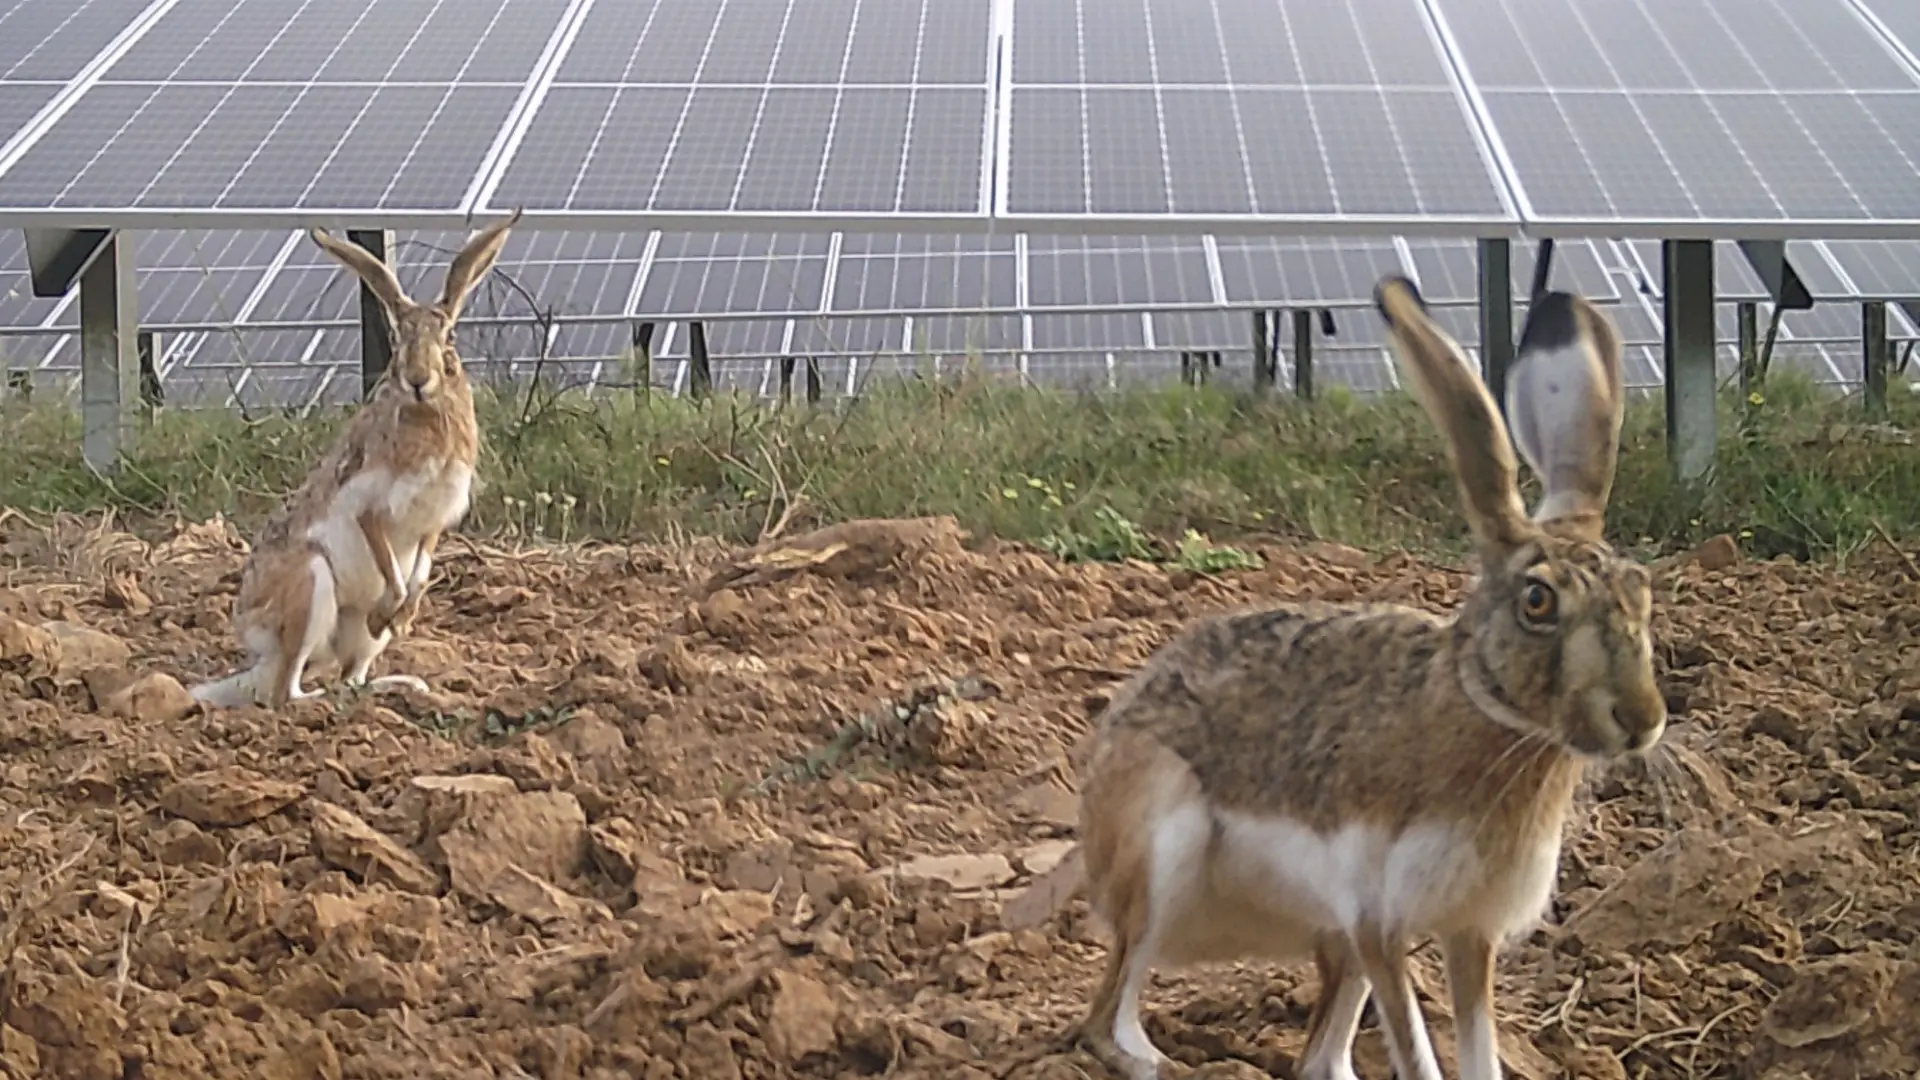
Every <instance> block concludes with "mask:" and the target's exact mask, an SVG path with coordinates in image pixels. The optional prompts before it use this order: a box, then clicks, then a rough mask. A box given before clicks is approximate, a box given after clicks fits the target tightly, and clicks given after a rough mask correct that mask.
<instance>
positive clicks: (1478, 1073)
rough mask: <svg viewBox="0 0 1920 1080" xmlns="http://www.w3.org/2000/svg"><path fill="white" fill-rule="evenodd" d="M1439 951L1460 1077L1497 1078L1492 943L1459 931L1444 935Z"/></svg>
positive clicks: (1462, 1079) (1469, 1079)
mask: <svg viewBox="0 0 1920 1080" xmlns="http://www.w3.org/2000/svg"><path fill="white" fill-rule="evenodd" d="M1440 951H1441V953H1442V954H1443V955H1444V956H1445V957H1446V964H1447V996H1448V997H1450V998H1452V999H1453V1031H1454V1039H1455V1042H1457V1043H1458V1044H1459V1063H1460V1080H1501V1078H1500V1050H1499V1046H1498V1044H1497V1037H1496V1035H1495V1033H1494V1024H1493V956H1494V950H1493V943H1492V942H1491V941H1489V940H1488V939H1487V937H1486V935H1484V934H1480V933H1476V932H1474V931H1462V932H1460V933H1456V934H1449V935H1448V936H1447V937H1446V938H1444V939H1443V940H1442V941H1441V943H1440Z"/></svg>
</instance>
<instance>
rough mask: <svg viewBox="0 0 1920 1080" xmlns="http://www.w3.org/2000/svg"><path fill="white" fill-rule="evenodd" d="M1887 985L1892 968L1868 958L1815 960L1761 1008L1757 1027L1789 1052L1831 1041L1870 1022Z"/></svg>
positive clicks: (1857, 956)
mask: <svg viewBox="0 0 1920 1080" xmlns="http://www.w3.org/2000/svg"><path fill="white" fill-rule="evenodd" d="M1892 984H1893V970H1892V967H1891V966H1890V965H1889V964H1888V963H1887V961H1886V960H1884V959H1882V958H1881V957H1878V956H1874V955H1872V954H1870V953H1862V954H1856V955H1848V956H1836V957H1833V958H1832V959H1828V960H1821V961H1817V962H1815V963H1812V964H1809V965H1807V966H1806V967H1804V968H1801V969H1800V971H1799V973H1798V974H1797V975H1796V976H1795V977H1794V980H1793V981H1792V982H1791V983H1788V984H1787V987H1786V989H1784V990H1782V991H1780V995H1779V996H1778V997H1776V998H1774V999H1773V1001H1772V1002H1771V1003H1769V1004H1768V1005H1767V1009H1766V1011H1765V1012H1764V1013H1762V1014H1761V1015H1760V1028H1761V1030H1763V1031H1765V1032H1766V1033H1767V1037H1768V1038H1770V1039H1772V1040H1773V1041H1774V1042H1777V1043H1779V1044H1780V1045H1781V1046H1786V1047H1792V1048H1795V1049H1798V1048H1799V1047H1803V1046H1811V1045H1813V1044H1814V1043H1818V1042H1825V1041H1826V1040H1828V1039H1837V1038H1839V1037H1840V1036H1842V1035H1845V1034H1847V1033H1848V1032H1850V1031H1852V1030H1854V1029H1855V1028H1858V1027H1860V1026H1861V1025H1863V1024H1865V1023H1866V1022H1867V1021H1868V1020H1869V1019H1870V1018H1872V1016H1873V1014H1874V1012H1875V1010H1877V1009H1878V1008H1879V1007H1880V1002H1881V1000H1882V999H1884V998H1885V997H1886V994H1887V990H1888V988H1889V987H1891V986H1892Z"/></svg>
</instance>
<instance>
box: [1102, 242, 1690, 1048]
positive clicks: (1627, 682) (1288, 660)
mask: <svg viewBox="0 0 1920 1080" xmlns="http://www.w3.org/2000/svg"><path fill="white" fill-rule="evenodd" d="M1374 301H1375V305H1376V307H1377V308H1378V309H1379V312H1380V314H1381V316H1382V317H1383V318H1384V319H1385V321H1386V323H1387V326H1388V327H1389V329H1390V331H1391V335H1392V342H1393V347H1394V352H1395V354H1396V356H1397V359H1398V361H1399V364H1400V367H1401V368H1402V370H1403V371H1404V373H1405V375H1406V378H1407V381H1408V382H1409V383H1410V384H1411V385H1412V387H1413V389H1414V391H1415V393H1416V396H1417V397H1418V398H1419V400H1420V403H1421V405H1422V407H1423V408H1424V409H1425V411H1426V412H1427V414H1428V415H1429V416H1430V417H1431V418H1432V419H1433V421H1434V423H1435V424H1436V425H1438V427H1439V429H1440V431H1441V433H1442V434H1443V436H1444V437H1445V441H1446V444H1447V450H1448V456H1449V459H1450V462H1451V464H1452V467H1453V470H1454V473H1455V478H1456V482H1457V486H1458V491H1459V495H1460V499H1461V502H1462V505H1463V507H1464V509H1465V511H1466V515H1467V518H1468V520H1469V522H1470V523H1471V525H1472V530H1473V537H1474V540H1475V543H1476V546H1477V554H1478V566H1477V574H1476V577H1475V580H1474V582H1473V584H1472V585H1471V586H1470V587H1469V589H1468V591H1467V593H1466V595H1465V597H1464V598H1463V600H1462V602H1461V605H1460V608H1459V610H1458V611H1457V612H1456V613H1454V615H1453V616H1452V617H1451V618H1441V617H1438V616H1435V615H1432V614H1428V613H1425V612H1422V611H1418V610H1414V609H1412V608H1407V607H1401V606H1397V605H1388V604H1332V603H1318V602H1308V603H1299V604H1291V605H1287V606H1283V607H1278V608H1274V609H1272V610H1267V611H1258V612H1251V613H1239V614H1230V615H1223V616H1218V617H1214V618H1211V619H1208V620H1206V621H1203V622H1201V623H1198V624H1196V625H1194V626H1192V627H1190V628H1189V629H1188V630H1187V631H1185V632H1183V633H1182V634H1181V635H1180V636H1178V637H1176V638H1175V639H1174V640H1173V641H1172V642H1170V643H1169V644H1167V645H1166V646H1164V647H1163V648H1162V649H1161V650H1160V651H1159V652H1158V653H1157V654H1156V655H1155V656H1154V657H1153V658H1152V659H1151V660H1149V661H1148V662H1147V664H1146V665H1145V666H1144V667H1143V668H1142V669H1141V670H1140V671H1138V672H1136V673H1135V674H1134V675H1133V676H1132V677H1131V678H1130V679H1129V680H1128V681H1127V682H1126V683H1123V684H1122V686H1121V687H1120V688H1119V690H1118V692H1117V693H1116V694H1115V695H1114V697H1113V700H1112V703H1111V704H1110V705H1109V706H1108V708H1107V709H1106V711H1105V713H1104V714H1103V715H1102V717H1101V718H1100V720H1099V722H1098V724H1097V725H1096V731H1095V734H1094V737H1093V742H1092V749H1091V753H1090V757H1089V760H1088V768H1087V776H1086V780H1085V783H1084V786H1083V793H1082V794H1083V799H1082V809H1081V817H1080V853H1079V854H1080V856H1081V859H1082V863H1083V866H1084V871H1083V872H1084V875H1085V878H1084V884H1085V887H1086V888H1087V890H1088V894H1089V899H1090V901H1091V904H1092V907H1093V909H1094V911H1095V912H1096V913H1097V914H1099V915H1100V916H1101V917H1102V919H1103V920H1104V921H1106V922H1107V923H1108V924H1109V925H1110V926H1111V927H1112V928H1113V938H1114V940H1113V946H1112V948H1111V950H1110V953H1109V956H1108V964H1107V968H1106V971H1105V973H1104V975H1103V977H1102V979H1101V981H1100V983H1099V985H1098V988H1097V990H1096V991H1095V993H1094V995H1093V999H1092V1002H1091V1006H1090V1008H1089V1010H1088V1013H1087V1015H1086V1017H1085V1019H1084V1020H1083V1021H1082V1022H1081V1024H1080V1025H1079V1027H1078V1029H1077V1032H1076V1034H1077V1035H1078V1037H1079V1038H1080V1040H1081V1041H1082V1042H1083V1043H1084V1044H1085V1045H1086V1046H1087V1047H1088V1048H1089V1049H1090V1050H1091V1051H1092V1052H1093V1053H1094V1054H1095V1056H1097V1057H1098V1058H1100V1059H1101V1061H1102V1062H1104V1063H1105V1064H1106V1065H1107V1066H1109V1067H1110V1068H1112V1069H1115V1070H1116V1071H1118V1072H1119V1073H1120V1074H1122V1075H1124V1076H1126V1077H1128V1078H1130V1080H1153V1078H1159V1077H1163V1076H1168V1075H1172V1074H1174V1073H1175V1072H1176V1071H1177V1070H1176V1067H1175V1066H1173V1065H1172V1063H1171V1062H1170V1061H1169V1059H1168V1058H1167V1057H1166V1056H1165V1055H1163V1054H1162V1053H1161V1052H1160V1051H1159V1050H1158V1049H1157V1048H1155V1047H1154V1045H1153V1044H1152V1042H1151V1041H1150V1040H1149V1039H1148V1038H1147V1034H1146V1032H1145V1030H1144V1029H1143V1028H1142V1026H1141V1022H1140V992H1141V987H1142V984H1143V982H1144V980H1145V977H1146V975H1147V973H1148V971H1149V969H1150V968H1151V967H1152V966H1155V965H1160V964H1165V965H1185V964H1192V963H1201V962H1209V961H1228V960H1235V959H1241V958H1263V959H1270V960H1277V961H1289V960H1304V959H1305V958H1307V957H1309V956H1311V957H1312V958H1313V960H1314V963H1315V965H1316V967H1317V968H1318V970H1319V975H1320V981H1321V987H1322V990H1321V996H1320V998H1319V1001H1318V1002H1317V1003H1316V1005H1315V1008H1314V1012H1313V1015H1312V1018H1311V1022H1310V1025H1309V1032H1308V1041H1307V1045H1306V1047H1305V1049H1304V1051H1303V1053H1302V1056H1301V1058H1300V1061H1299V1063H1298V1075H1299V1076H1300V1077H1301V1078H1302V1080H1355V1077H1356V1074H1355V1072H1354V1069H1353V1062H1352V1045H1353V1040H1354V1036H1355V1032H1356V1029H1357V1028H1358V1026H1359V1023H1360V1015H1361V1010H1362V1008H1363V1007H1364V1006H1365V1004H1366V1001H1367V999H1368V996H1369V994H1372V995H1374V996H1375V1006H1376V1012H1377V1015H1378V1016H1379V1017H1380V1019H1381V1026H1382V1028H1383V1030H1384V1032H1385V1035H1386V1037H1387V1045H1388V1048H1389V1052H1390V1054H1391V1057H1392V1060H1393V1067H1394V1071H1395V1074H1396V1075H1397V1076H1399V1077H1400V1078H1401V1080H1440V1077H1441V1073H1440V1067H1439V1065H1438V1063H1437V1060H1436V1058H1435V1056H1434V1051H1433V1048H1432V1043H1431V1041H1430V1037H1429V1035H1428V1029H1427V1025H1426V1022H1425V1020H1424V1018H1423V1017H1422V1015H1421V1012H1420V1009H1419V1005H1418V1003H1417V1001H1416V999H1415V997H1414V990H1413V986H1412V984H1411V982H1410V981H1409V978H1408V972H1407V967H1406V957H1407V953H1408V951H1409V949H1410V948H1411V947H1412V946H1413V945H1415V944H1416V943H1417V942H1418V941H1419V940H1421V939H1424V938H1427V937H1434V938H1437V939H1438V941H1439V943H1440V945H1441V947H1442V951H1443V954H1444V957H1445V966H1446V973H1447V982H1448V986H1449V990H1450V995H1451V999H1452V1006H1453V1014H1454V1023H1455V1025H1456V1033H1457V1035H1458V1045H1459V1067H1460V1075H1461V1076H1462V1077H1463V1078H1464V1080H1496V1078H1498V1077H1499V1076H1500V1075H1501V1068H1500V1060H1499V1055H1498V1050H1497V1047H1496V1045H1495V1042H1496V1038H1495V1027H1494V1007H1493V1000H1492V997H1493V971H1494V964H1495V956H1496V953H1497V950H1498V949H1499V947H1500V945H1501V944H1502V943H1503V942H1504V941H1505V940H1506V939H1507V938H1508V937H1509V936H1511V935H1513V934H1516V933H1518V932H1521V931H1524V930H1526V929H1528V928H1529V927H1530V925H1531V924H1533V923H1534V922H1535V921H1536V920H1538V919H1539V918H1541V917H1542V916H1543V915H1544V914H1545V910H1546V907H1547V904H1548V901H1549V899H1550V897H1551V893H1552V889H1553V884H1554V877H1555V871H1556V868H1557V864H1558V861H1559V855H1560V834H1561V826H1562V823H1563V820H1564V819H1565V816H1566V812H1567V809H1568V806H1569V804H1570V803H1571V801H1572V797H1573V793H1574V788H1575V785H1576V783H1577V782H1578V780H1579V778H1580V775H1581V771H1582V768H1583V765H1584V764H1585V763H1587V762H1589V761H1598V760H1606V759H1610V758H1614V757H1617V756H1621V755H1626V754H1632V753H1640V752H1644V751H1646V750H1647V749H1648V748H1650V747H1652V746H1653V745H1654V744H1655V743H1656V742H1657V741H1658V740H1659V738H1660V737H1661V734H1662V732H1663V731H1664V729H1665V726H1666V722H1667V710H1666V703H1665V700H1664V697H1663V696H1662V694H1661V691H1660V689H1659V687H1658V685H1657V684H1656V681H1655V679H1654V673H1653V665H1652V643H1651V638H1650V636H1649V629H1648V620H1649V618H1650V615H1651V607H1652V598H1651V579H1650V576H1649V574H1648V572H1647V571H1646V570H1645V569H1644V568H1642V567H1641V566H1639V565H1638V564H1636V563H1634V562H1632V561H1630V560H1628V559H1626V558H1624V557H1622V556H1619V555H1617V554H1615V553H1614V552H1613V551H1612V549H1611V548H1610V547H1609V546H1608V544H1607V543H1606V541H1605V540H1604V539H1603V537H1602V521H1603V515H1604V512H1605V509H1606V504H1607V499H1608V496H1609V495H1610V493H1611V489H1612V486H1613V476H1614V465H1615V459H1616V457H1617V454H1618V449H1619V438H1620V424H1621V419H1622V410H1623V407H1624V391H1623V388H1622V385H1621V370H1620V345H1619V341H1618V338H1617V336H1616V334H1615V332H1614V330H1613V328H1612V327H1611V326H1610V325H1609V324H1608V322H1607V320H1606V317H1605V316H1604V315H1603V314H1602V313H1601V312H1600V311H1599V310H1598V309H1597V308H1595V307H1594V306H1593V305H1592V304H1590V303H1588V302H1587V301H1586V300H1584V299H1583V298H1580V297H1577V296H1573V295H1569V294H1567V293H1563V292H1557V293H1549V294H1546V295H1544V296H1542V297H1541V298H1540V299H1539V300H1538V302H1537V303H1535V304H1534V306H1533V308H1532V310H1531V311H1530V313H1529V315H1528V318H1527V322H1526V326H1525V329H1524V331H1523V334H1522V339H1521V343H1520V349H1519V356H1518V357H1517V360H1516V364H1515V366H1514V369H1513V372H1512V381H1511V383H1510V384H1509V386H1510V389H1509V392H1508V395H1507V398H1508V411H1509V412H1510V413H1511V415H1512V416H1513V420H1514V427H1513V431H1514V434H1515V435H1516V436H1517V441H1518V443H1519V449H1520V452H1521V454H1523V455H1524V456H1525V457H1526V460H1527V462H1528V464H1529V465H1530V466H1531V467H1532V468H1533V470H1534V471H1535V473H1537V474H1538V475H1539V476H1540V477H1541V479H1542V481H1543V484H1544V488H1545V493H1544V497H1543V498H1542V500H1541V502H1540V504H1539V506H1538V508H1537V509H1536V511H1535V512H1534V514H1533V516H1532V517H1531V518H1529V516H1528V515H1527V513H1526V509H1525V506H1524V504H1523V503H1522V501H1521V498H1520V494H1519V490H1518V487H1517V472H1518V470H1517V462H1516V461H1515V458H1514V454H1513V450H1512V448H1511V447H1510V446H1509V437H1508V432H1507V428H1506V426H1505V425H1504V424H1503V423H1502V421H1501V417H1500V413H1499V411H1498V410H1497V408H1496V407H1495V404H1494V401H1493V399H1492V397H1491V395H1489V394H1488V393H1487V391H1486V389H1485V387H1484V386H1483V385H1482V383H1481V381H1480V379H1479V377H1478V376H1477V375H1476V373H1475V372H1474V371H1473V370H1472V369H1471V368H1469V367H1468V364H1467V361H1466V358H1465V356H1464V355H1463V354H1462V352H1461V350H1460V348H1459V346H1458V345H1457V344H1456V343H1455V342H1454V341H1453V340H1452V339H1451V338H1449V337H1448V336H1447V334H1446V333H1445V332H1444V331H1443V330H1441V329H1440V327H1439V326H1438V325H1436V324H1435V322H1434V321H1433V320H1432V318H1430V317H1429V315H1428V313H1427V310H1426V305H1425V303H1424V301H1423V300H1422V299H1421V297H1420V294H1419V292H1418V290H1417V289H1416V287H1415V286H1414V285H1413V283H1412V282H1410V281H1408V280H1406V279H1405V278H1401V277H1397V276H1395V277H1389V278H1386V279H1384V280H1382V281H1381V282H1380V284H1379V285H1378V287H1377V288H1376V290H1375V293H1374Z"/></svg>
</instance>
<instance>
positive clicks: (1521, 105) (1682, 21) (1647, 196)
mask: <svg viewBox="0 0 1920 1080" xmlns="http://www.w3.org/2000/svg"><path fill="white" fill-rule="evenodd" d="M1434 9H1435V10H1436V11H1437V12H1439V13H1440V14H1441V15H1442V17H1443V22H1444V25H1445V27H1446V29H1447V31H1448V32H1449V33H1450V36H1451V40H1452V41H1454V42H1455V43H1457V47H1458V49H1459V52H1460V55H1461V57H1462V60H1463V61H1464V65H1465V68H1466V70H1467V73H1468V77H1469V78H1470V79H1472V80H1473V81H1474V82H1475V83H1476V84H1477V86H1478V88H1479V97H1480V99H1481V100H1482V101H1483V102H1484V103H1485V108H1486V112H1487V116H1488V118H1489V119H1490V121H1491V122H1492V124H1493V126H1494V128H1495V130H1496V131H1497V133H1498V138H1499V142H1500V144H1501V146H1502V147H1503V149H1504V153H1505V154H1506V156H1507V158H1508V160H1510V161H1511V163H1512V168H1513V172H1514V174H1515V176H1516V178H1517V179H1518V181H1519V183H1520V186H1521V189H1522V198H1523V201H1524V205H1523V206H1522V207H1521V215H1522V217H1524V218H1526V219H1527V220H1528V221H1529V222H1530V224H1532V223H1537V225H1538V226H1539V227H1544V228H1546V229H1548V230H1549V231H1553V230H1556V229H1557V230H1560V231H1574V232H1589V233H1590V232H1593V231H1601V232H1613V233H1640V234H1643V235H1645V234H1654V235H1688V236H1695V235H1700V234H1701V229H1702V228H1703V227H1705V226H1720V227H1721V230H1720V231H1722V234H1723V235H1728V234H1731V233H1734V232H1737V233H1738V234H1739V235H1741V236H1744V237H1746V238H1749V239H1753V238H1762V236H1763V234H1768V235H1788V234H1794V235H1804V236H1835V235H1841V234H1843V233H1846V232H1847V231H1849V229H1848V227H1849V226H1853V227H1867V226H1868V225H1869V223H1871V226H1870V227H1871V228H1872V229H1873V230H1875V232H1876V234H1877V235H1884V234H1885V231H1886V230H1888V229H1890V228H1893V227H1895V223H1900V224H1899V226H1898V227H1899V228H1901V229H1906V230H1911V231H1914V232H1916V233H1920V185H1915V184H1914V182H1913V177H1914V174H1915V171H1916V169H1915V165H1916V162H1920V81H1916V75H1915V73H1914V71H1912V70H1911V69H1909V68H1908V67H1907V66H1906V65H1905V64H1904V63H1903V62H1902V61H1901V60H1900V59H1899V58H1898V57H1897V56H1896V54H1895V53H1894V52H1893V51H1892V50H1891V49H1889V48H1888V46H1887V44H1886V43H1885V41H1884V40H1882V39H1881V38H1880V36H1879V35H1877V34H1876V33H1874V32H1873V31H1872V29H1871V28H1870V27H1869V26H1868V25H1867V23H1866V22H1865V21H1863V20H1862V19H1861V18H1860V17H1859V16H1858V15H1857V13H1856V12H1855V10H1854V9H1853V8H1852V7H1851V6H1850V5H1849V4H1848V3H1847V2H1846V0H1768V2H1765V3H1748V2H1739V0H1662V2H1660V3H1657V4H1625V3H1618V4H1593V3H1580V2H1577V0H1528V2H1525V3H1520V2H1517V0H1434Z"/></svg>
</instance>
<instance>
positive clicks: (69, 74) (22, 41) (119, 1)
mask: <svg viewBox="0 0 1920 1080" xmlns="http://www.w3.org/2000/svg"><path fill="white" fill-rule="evenodd" d="M147 3H148V0H0V149H4V148H5V147H6V145H7V144H8V142H9V141H10V140H12V139H13V137H14V136H15V135H17V134H19V133H20V131H21V130H22V129H23V128H25V127H26V126H27V124H28V122H29V121H31V120H32V119H33V118H34V116H35V115H37V114H38V113H39V111H40V110H41V109H42V108H43V107H45V106H46V105H47V103H49V102H51V101H52V100H53V99H54V97H55V96H56V95H57V94H59V92H60V91H61V89H62V88H64V87H65V86H66V85H67V84H68V83H69V82H71V81H72V80H73V79H74V78H75V77H76V76H78V75H79V74H80V71H81V69H82V68H84V67H86V65H87V62H88V61H90V60H92V59H93V57H94V56H95V55H96V54H97V53H99V52H100V50H101V49H103V48H105V47H106V45H107V43H108V42H110V41H112V40H113V38H114V37H115V36H116V35H118V34H119V33H120V32H121V31H123V30H125V29H126V28H127V26H128V24H130V23H132V22H133V20H134V17H135V16H137V15H138V14H139V13H140V12H141V10H142V9H144V8H145V7H146V6H147Z"/></svg>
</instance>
